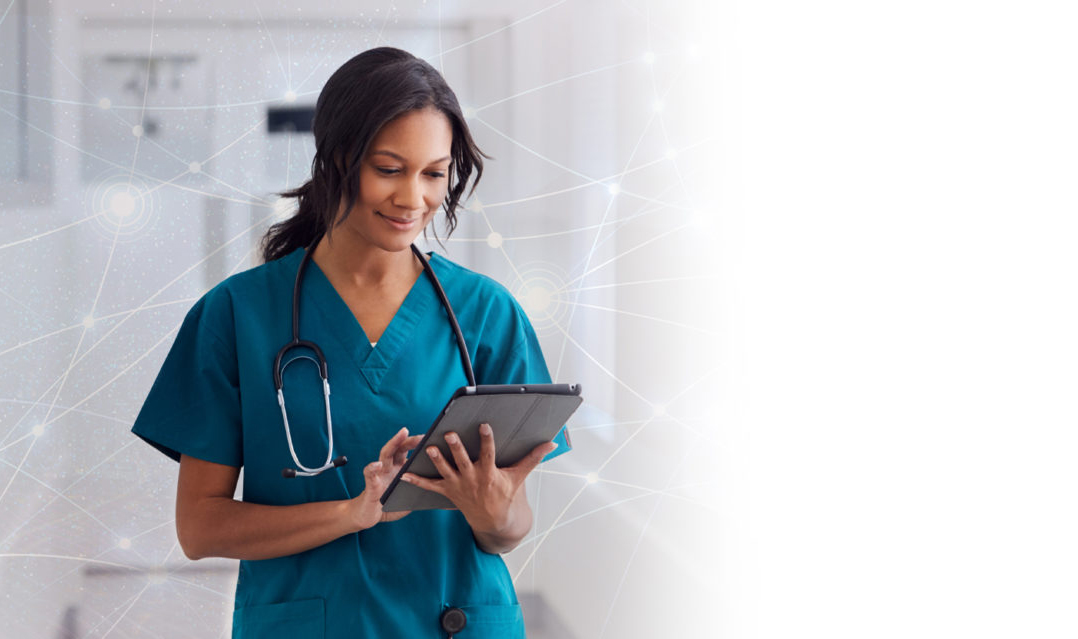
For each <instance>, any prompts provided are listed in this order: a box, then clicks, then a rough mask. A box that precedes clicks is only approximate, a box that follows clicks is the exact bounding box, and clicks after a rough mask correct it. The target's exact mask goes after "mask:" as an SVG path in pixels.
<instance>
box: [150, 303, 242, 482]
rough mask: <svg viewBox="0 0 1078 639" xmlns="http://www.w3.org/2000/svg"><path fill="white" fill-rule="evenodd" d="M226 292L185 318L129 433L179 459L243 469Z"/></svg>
mask: <svg viewBox="0 0 1078 639" xmlns="http://www.w3.org/2000/svg"><path fill="white" fill-rule="evenodd" d="M230 324H231V306H230V301H229V300H228V299H227V293H224V292H223V291H221V290H220V289H215V290H213V291H210V292H209V293H207V294H206V296H204V297H203V298H202V299H200V300H199V301H198V302H197V303H196V304H195V305H194V306H193V307H192V308H191V310H190V311H189V312H188V313H187V316H186V317H185V318H184V320H183V324H181V326H180V330H179V332H178V333H177V334H176V340H175V341H174V342H173V344H172V347H171V348H170V349H169V352H168V355H167V356H166V357H165V361H164V363H163V364H162V365H161V371H160V372H159V373H158V374H157V378H156V379H155V380H154V383H153V386H152V387H151V388H150V393H149V395H148V396H147V397H146V401H145V403H143V405H142V410H140V411H139V414H138V417H137V418H136V419H135V424H134V426H133V427H132V429H131V431H132V432H133V433H135V434H136V435H138V436H139V437H141V438H142V439H144V440H145V441H146V442H147V443H149V444H150V445H152V446H153V447H154V448H156V449H157V450H159V451H161V452H162V453H164V454H166V455H168V456H169V457H171V458H172V459H174V460H176V461H179V460H180V454H181V453H182V454H184V455H188V456H191V457H197V458H198V459H202V460H205V461H210V462H215V463H218V464H226V465H228V466H235V467H239V466H242V465H243V442H242V423H241V417H240V393H239V373H238V364H237V360H236V348H235V341H234V338H233V339H228V336H234V335H235V331H234V330H233V329H232V328H231V326H230Z"/></svg>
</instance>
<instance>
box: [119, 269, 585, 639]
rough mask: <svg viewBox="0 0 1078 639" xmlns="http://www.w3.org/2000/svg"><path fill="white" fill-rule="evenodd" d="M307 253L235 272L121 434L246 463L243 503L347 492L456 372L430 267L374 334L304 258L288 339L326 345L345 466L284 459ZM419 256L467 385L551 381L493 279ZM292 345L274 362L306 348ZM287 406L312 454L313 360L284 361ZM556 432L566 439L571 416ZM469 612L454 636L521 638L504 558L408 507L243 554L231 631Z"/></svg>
mask: <svg viewBox="0 0 1078 639" xmlns="http://www.w3.org/2000/svg"><path fill="white" fill-rule="evenodd" d="M302 257H303V250H302V249H297V250H295V251H293V252H292V253H290V254H289V255H287V256H285V257H283V258H281V259H278V260H275V261H272V262H269V263H267V264H263V265H261V266H258V267H255V268H253V269H250V270H248V271H245V272H243V273H239V274H237V275H234V276H232V277H229V278H228V279H226V280H225V281H223V282H222V283H221V284H219V285H218V286H216V287H215V288H213V289H212V290H210V291H209V292H208V293H206V294H205V295H204V296H203V297H202V298H201V299H200V300H199V301H198V302H197V303H196V304H195V305H194V307H192V308H191V310H190V312H189V313H188V314H187V316H186V318H185V319H184V322H183V324H182V325H181V327H180V330H179V333H178V334H177V336H176V340H175V342H174V343H173V345H172V348H171V350H170V351H169V353H168V355H167V356H166V358H165V361H164V364H163V365H162V367H161V372H160V373H159V374H158V376H157V379H156V380H155V381H154V384H153V387H152V388H151V389H150V393H149V395H148V397H147V399H146V402H145V404H144V405H143V407H142V410H141V411H140V413H139V415H138V418H137V419H136V421H135V424H134V427H133V428H132V430H133V432H134V433H135V434H136V435H138V436H139V437H141V438H143V439H145V440H146V441H147V442H148V443H150V444H152V445H153V446H154V447H156V448H157V449H158V450H160V451H162V452H164V453H165V454H167V455H168V456H169V457H171V458H172V459H175V460H179V457H180V454H181V453H182V454H184V455H189V456H191V457H196V458H199V459H203V460H206V461H211V462H216V463H218V464H227V465H229V466H235V467H241V466H242V467H243V469H244V471H243V472H244V477H243V501H245V502H251V503H258V504H273V505H293V504H302V503H306V502H313V501H328V500H339V499H350V498H352V497H355V496H357V495H359V493H360V492H362V490H363V486H364V480H363V467H364V466H366V465H367V464H368V463H370V462H371V461H374V460H376V459H377V458H378V453H379V450H380V449H381V447H382V446H383V445H384V444H385V442H386V441H388V440H389V438H390V437H392V436H393V435H394V433H396V432H397V431H398V430H399V429H400V428H401V427H402V426H407V427H408V430H409V431H410V432H411V433H412V434H417V433H422V432H424V431H425V430H426V429H427V428H429V427H430V425H431V424H432V423H433V422H434V419H435V417H436V416H437V414H438V412H439V411H440V410H441V409H442V408H443V407H444V405H445V402H446V401H447V400H448V399H449V397H450V396H451V395H452V394H453V391H455V390H456V389H457V388H458V387H460V386H464V385H466V384H467V380H466V377H465V374H464V368H463V364H462V362H461V358H460V353H459V352H458V350H457V345H456V339H455V337H454V335H453V330H452V328H451V326H450V324H449V320H448V316H447V314H446V312H445V310H444V309H443V307H442V305H441V303H440V302H439V300H438V297H437V294H436V293H435V291H434V288H433V286H432V284H431V282H430V280H429V278H428V277H427V275H426V274H424V275H421V276H420V277H419V279H418V280H416V283H415V285H414V286H413V287H412V289H411V291H410V292H409V293H408V295H407V297H406V298H405V300H404V302H403V304H402V305H401V307H400V309H399V310H398V311H397V314H396V315H395V316H394V317H393V320H392V322H391V323H390V324H389V326H388V328H387V329H386V330H385V332H384V333H383V335H382V336H381V337H380V338H379V340H378V343H377V346H376V347H372V346H371V344H370V342H369V341H368V339H367V337H366V335H365V334H364V332H363V329H362V327H361V326H360V325H359V323H358V322H357V321H356V319H355V316H354V315H353V314H352V312H351V310H350V309H349V308H348V306H347V305H346V304H345V302H344V300H343V299H342V298H341V297H340V296H339V295H338V294H337V292H336V289H334V288H333V286H332V285H331V284H330V282H329V280H328V279H327V278H326V276H325V274H324V273H323V272H322V271H321V269H319V268H318V265H317V263H315V262H314V261H313V260H312V261H311V262H310V264H309V266H308V268H307V271H306V273H305V274H304V282H303V291H302V297H301V299H300V339H304V340H311V341H313V342H315V343H316V344H317V345H319V346H320V347H321V349H322V351H323V353H324V354H325V357H326V362H327V370H328V375H329V383H330V388H331V395H330V407H331V411H332V417H333V437H334V453H333V454H334V457H336V456H337V455H346V456H347V457H348V459H349V463H348V464H347V465H345V466H343V467H341V468H337V469H331V470H328V471H326V472H324V473H322V474H321V475H318V476H315V477H297V478H293V479H285V478H283V477H282V476H281V470H282V469H284V468H293V467H294V464H293V462H292V457H291V454H290V453H289V450H288V444H287V441H286V439H285V432H284V425H283V423H282V420H281V413H280V408H279V407H278V403H277V399H276V390H275V388H274V383H273V361H274V357H275V356H276V354H277V351H278V350H280V348H281V347H282V346H284V345H285V344H286V343H288V342H289V341H290V340H291V336H292V317H291V308H292V290H293V285H294V283H295V277H296V271H297V269H298V267H299V263H300V259H301V258H302ZM430 264H431V267H432V268H433V269H434V272H435V273H436V274H437V276H438V279H439V280H440V281H441V283H442V287H443V288H444V289H445V293H446V295H447V297H448V298H449V301H450V303H451V304H452V306H453V310H454V311H455V312H456V314H457V318H458V320H459V322H460V327H461V330H462V332H463V333H464V338H465V341H466V343H467V345H468V352H469V354H470V355H471V358H472V362H473V366H474V369H475V376H476V381H477V383H479V384H514V383H548V382H550V375H549V373H548V371H547V368H546V363H545V361H544V359H543V354H542V352H541V351H540V348H539V342H538V340H537V339H536V335H535V331H534V330H533V329H532V326H531V324H530V323H529V322H528V318H527V316H526V315H525V313H524V311H523V310H522V309H521V308H520V306H519V305H518V304H517V302H516V300H514V299H513V296H512V295H511V294H510V293H509V292H508V291H507V290H506V289H505V288H504V287H503V286H501V285H500V284H498V283H497V282H495V281H494V280H492V279H490V278H488V277H486V276H483V275H480V274H478V273H475V272H472V271H469V270H468V269H465V268H463V267H461V266H459V265H457V264H455V263H453V262H451V261H449V260H448V259H445V258H443V257H441V256H439V255H437V254H432V255H431V257H430ZM303 354H304V353H303V351H302V350H301V349H294V350H292V351H290V353H289V355H288V357H287V358H286V361H288V360H291V359H293V358H294V357H298V356H300V355H303ZM284 394H285V404H286V406H287V408H288V419H289V424H290V426H291V430H292V439H293V443H294V445H295V449H296V454H297V455H298V457H299V459H300V461H301V462H303V464H304V465H306V466H312V467H315V466H320V465H322V463H324V461H325V458H326V450H327V443H328V440H327V437H326V427H325V415H324V405H325V404H324V401H323V395H322V385H321V381H320V378H319V376H318V372H317V367H316V366H315V364H314V363H312V362H311V361H308V360H303V361H297V362H294V363H292V365H290V366H288V367H287V368H286V369H285V373H284ZM555 442H557V444H558V447H557V448H556V449H555V450H554V451H553V452H551V453H550V454H549V455H547V457H546V458H544V461H545V460H546V459H550V458H551V457H555V456H557V455H560V454H562V453H564V452H567V451H568V450H569V445H568V443H567V439H566V432H565V429H562V431H561V433H559V434H558V437H557V438H556V439H555ZM450 607H457V608H460V609H462V610H463V611H464V613H465V614H466V615H467V626H466V627H465V628H464V630H462V631H461V632H459V633H457V634H455V635H454V636H455V637H457V638H459V639H469V638H473V639H480V638H487V637H490V638H493V637H497V638H499V639H510V638H514V637H524V622H523V617H522V614H521V610H520V606H519V604H518V602H517V597H516V592H515V591H514V589H513V583H512V579H511V578H510V575H509V572H508V570H507V569H506V566H505V563H504V561H503V560H502V557H501V555H497V554H490V553H487V552H484V551H483V550H481V549H480V548H479V547H478V545H476V541H475V537H474V536H473V534H472V530H471V528H470V527H469V526H468V523H467V522H466V521H465V519H464V516H463V515H461V514H460V512H459V511H456V510H428V511H418V512H413V513H411V514H409V515H408V516H406V517H404V518H403V519H400V520H398V521H394V522H388V523H379V524H377V525H375V526H374V527H372V528H369V529H367V530H363V531H361V532H359V533H356V534H349V535H345V536H344V537H341V538H339V539H336V540H335V541H332V542H330V543H328V544H325V545H323V546H320V547H318V548H313V549H311V550H307V551H305V552H301V553H298V554H295V555H290V556H287V557H279V558H275V559H267V560H258V561H247V560H243V561H240V568H239V581H238V583H237V585H236V600H235V613H234V616H233V630H232V636H233V637H239V638H259V637H271V636H272V637H289V638H291V639H306V638H308V637H318V638H321V637H325V638H327V639H336V638H338V637H342V638H343V637H409V638H410V639H421V638H424V637H430V638H431V639H434V638H436V637H445V636H446V633H445V632H444V631H443V630H442V628H441V625H440V622H439V617H440V615H441V613H442V612H443V611H444V610H446V609H448V608H450Z"/></svg>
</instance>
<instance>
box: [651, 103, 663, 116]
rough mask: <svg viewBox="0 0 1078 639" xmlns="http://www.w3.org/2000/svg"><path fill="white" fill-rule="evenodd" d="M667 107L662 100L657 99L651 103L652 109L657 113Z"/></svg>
mask: <svg viewBox="0 0 1078 639" xmlns="http://www.w3.org/2000/svg"><path fill="white" fill-rule="evenodd" d="M665 108H666V105H665V104H664V103H663V101H662V100H656V101H654V102H652V103H651V110H652V111H654V112H656V113H661V112H662V110H663V109H665Z"/></svg>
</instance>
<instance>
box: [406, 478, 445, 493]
mask: <svg viewBox="0 0 1078 639" xmlns="http://www.w3.org/2000/svg"><path fill="white" fill-rule="evenodd" d="M401 480H402V481H406V482H408V483H409V484H413V485H415V486H418V487H420V488H422V489H423V490H429V491H431V492H432V493H438V494H439V495H443V496H444V495H445V488H444V487H443V485H444V484H445V480H444V479H427V478H426V477H420V476H419V475H414V474H412V473H404V474H403V475H401Z"/></svg>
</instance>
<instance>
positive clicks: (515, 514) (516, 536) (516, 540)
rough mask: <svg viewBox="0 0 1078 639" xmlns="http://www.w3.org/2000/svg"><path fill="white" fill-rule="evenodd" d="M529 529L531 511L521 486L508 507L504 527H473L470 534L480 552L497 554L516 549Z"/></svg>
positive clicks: (522, 485)
mask: <svg viewBox="0 0 1078 639" xmlns="http://www.w3.org/2000/svg"><path fill="white" fill-rule="evenodd" d="M531 528H532V509H531V506H530V505H529V504H528V496H527V494H526V492H525V490H524V484H521V485H520V489H519V490H517V492H516V495H514V496H513V501H512V502H511V503H510V505H509V513H508V516H507V518H506V522H505V524H504V526H502V527H501V528H500V529H498V530H476V529H475V528H474V527H473V528H472V534H473V535H474V536H475V542H476V544H478V545H479V548H480V549H481V550H483V551H485V552H489V553H491V554H498V553H503V552H509V551H511V550H513V549H514V548H516V547H517V546H518V545H519V544H520V542H521V540H523V539H524V537H525V536H526V535H527V534H528V531H530V530H531Z"/></svg>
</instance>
